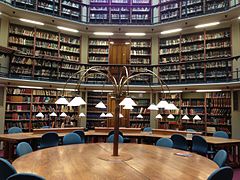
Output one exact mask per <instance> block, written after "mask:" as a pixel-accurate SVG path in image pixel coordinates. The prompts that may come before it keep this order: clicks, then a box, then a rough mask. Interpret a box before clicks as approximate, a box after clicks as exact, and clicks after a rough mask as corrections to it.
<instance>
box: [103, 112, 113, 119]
mask: <svg viewBox="0 0 240 180" xmlns="http://www.w3.org/2000/svg"><path fill="white" fill-rule="evenodd" d="M105 117H107V118H112V117H113V115H112V113H110V112H109V113H107V114H106V115H105Z"/></svg>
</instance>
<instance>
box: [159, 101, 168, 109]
mask: <svg viewBox="0 0 240 180" xmlns="http://www.w3.org/2000/svg"><path fill="white" fill-rule="evenodd" d="M167 105H168V102H167V101H166V100H165V99H162V100H161V101H160V102H159V103H158V104H157V107H158V108H163V109H164V108H165V107H166V106H167Z"/></svg>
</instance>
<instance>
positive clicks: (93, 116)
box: [86, 91, 108, 129]
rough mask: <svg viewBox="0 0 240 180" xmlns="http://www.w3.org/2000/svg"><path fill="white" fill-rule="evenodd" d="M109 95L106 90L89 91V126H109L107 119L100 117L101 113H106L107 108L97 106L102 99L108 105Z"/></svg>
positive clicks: (90, 127)
mask: <svg viewBox="0 0 240 180" xmlns="http://www.w3.org/2000/svg"><path fill="white" fill-rule="evenodd" d="M107 96H108V94H107V93H106V92H92V91H91V92H90V91H89V92H88V93H87V125H86V127H87V128H89V129H94V127H102V126H107V119H106V118H100V114H101V113H102V112H104V113H105V114H106V112H107V109H99V108H96V107H95V106H96V105H97V103H99V102H100V101H102V102H103V103H104V104H105V105H106V106H107Z"/></svg>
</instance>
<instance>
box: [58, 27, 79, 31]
mask: <svg viewBox="0 0 240 180" xmlns="http://www.w3.org/2000/svg"><path fill="white" fill-rule="evenodd" d="M57 28H58V29H61V30H64V31H69V32H74V33H77V32H79V31H78V30H77V29H72V28H67V27H63V26H57Z"/></svg>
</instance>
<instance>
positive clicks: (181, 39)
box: [159, 28, 232, 83]
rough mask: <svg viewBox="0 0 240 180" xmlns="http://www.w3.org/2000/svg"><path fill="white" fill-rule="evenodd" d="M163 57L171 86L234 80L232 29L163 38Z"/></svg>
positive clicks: (161, 44) (162, 63)
mask: <svg viewBox="0 0 240 180" xmlns="http://www.w3.org/2000/svg"><path fill="white" fill-rule="evenodd" d="M159 53H160V54H159V64H160V73H161V74H162V76H163V78H164V80H166V82H167V83H173V82H174V83H176V82H184V81H186V82H199V81H202V82H205V81H207V82H208V81H209V82H211V81H213V79H214V78H217V80H218V81H220V80H226V79H230V78H231V71H232V63H231V62H230V61H228V59H227V58H228V57H231V34H230V29H229V28H224V29H216V30H211V31H201V32H197V33H193V34H182V35H179V36H173V37H165V38H160V43H159ZM177 71H178V72H177ZM215 80H216V79H215Z"/></svg>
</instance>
